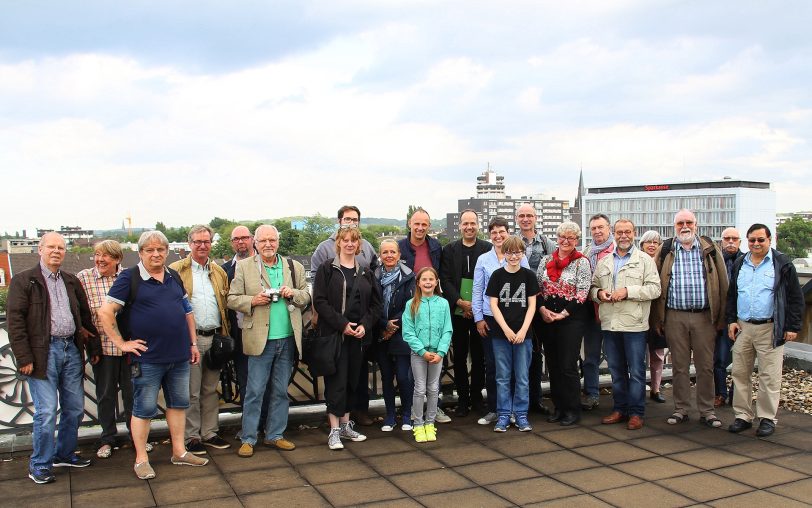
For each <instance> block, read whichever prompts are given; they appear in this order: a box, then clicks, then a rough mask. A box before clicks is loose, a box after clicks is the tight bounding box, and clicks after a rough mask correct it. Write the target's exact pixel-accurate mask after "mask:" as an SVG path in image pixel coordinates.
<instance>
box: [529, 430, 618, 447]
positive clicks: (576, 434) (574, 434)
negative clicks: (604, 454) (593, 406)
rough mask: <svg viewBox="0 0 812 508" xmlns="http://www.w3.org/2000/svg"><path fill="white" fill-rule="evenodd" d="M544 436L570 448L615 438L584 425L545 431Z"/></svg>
mask: <svg viewBox="0 0 812 508" xmlns="http://www.w3.org/2000/svg"><path fill="white" fill-rule="evenodd" d="M543 436H544V439H549V440H550V441H552V442H553V443H555V444H557V445H559V446H563V447H564V448H568V449H572V448H578V447H581V446H591V445H596V444H601V443H609V442H611V441H614V439H612V438H611V437H609V436H607V435H606V434H602V433H600V432H595V431H594V430H592V429H588V428H584V427H575V428H570V429H566V430H556V431H552V432H545V433H544V434H543Z"/></svg>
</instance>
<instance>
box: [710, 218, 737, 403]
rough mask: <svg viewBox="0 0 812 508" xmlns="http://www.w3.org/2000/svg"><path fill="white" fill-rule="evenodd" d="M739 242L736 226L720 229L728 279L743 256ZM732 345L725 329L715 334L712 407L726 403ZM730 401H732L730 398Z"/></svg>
mask: <svg viewBox="0 0 812 508" xmlns="http://www.w3.org/2000/svg"><path fill="white" fill-rule="evenodd" d="M741 243H742V240H741V236H740V235H739V232H738V230H736V228H727V229H725V230H724V231H722V242H721V245H722V256H724V258H725V267H726V268H727V279H728V280H730V276H731V274H732V272H733V265H734V264H735V263H736V261H738V259H739V258H740V257H742V256H744V252H742V251H741V250H739V246H740V245H741ZM732 346H733V342H732V341H731V340H730V339H729V338H728V337H727V330H722V331H721V332H720V333H719V335H717V336H716V350H715V352H714V354H713V384H714V388H716V397H714V399H713V407H721V406H724V405H725V404H726V403H727V367H728V365H730V362H731V361H732V357H731V356H730V348H731V347H732ZM731 393H732V390H731ZM731 402H733V401H732V400H731Z"/></svg>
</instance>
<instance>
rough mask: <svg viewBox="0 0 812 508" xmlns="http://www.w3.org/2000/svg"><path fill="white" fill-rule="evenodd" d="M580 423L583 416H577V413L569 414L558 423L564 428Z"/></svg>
mask: <svg viewBox="0 0 812 508" xmlns="http://www.w3.org/2000/svg"><path fill="white" fill-rule="evenodd" d="M579 421H581V415H577V414H575V413H567V414H565V415H564V416H562V417H561V421H560V422H558V424H559V425H561V426H563V427H569V426H570V425H574V424H576V423H578V422H579Z"/></svg>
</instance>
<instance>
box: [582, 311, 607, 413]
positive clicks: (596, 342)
mask: <svg viewBox="0 0 812 508" xmlns="http://www.w3.org/2000/svg"><path fill="white" fill-rule="evenodd" d="M590 309H591V307H590ZM602 342H603V335H601V324H600V323H599V322H598V321H597V320H595V319H592V318H590V319H589V320H588V321H587V323H586V329H585V330H584V367H583V368H584V392H586V394H587V395H594V396H596V397H597V396H598V395H599V394H600V365H601V344H602Z"/></svg>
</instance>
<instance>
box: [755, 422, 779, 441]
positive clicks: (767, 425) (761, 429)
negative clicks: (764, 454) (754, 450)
mask: <svg viewBox="0 0 812 508" xmlns="http://www.w3.org/2000/svg"><path fill="white" fill-rule="evenodd" d="M773 432H775V422H774V421H772V420H770V419H769V418H762V419H761V423H760V424H759V425H758V430H757V431H756V436H758V437H767V436H772V434H773Z"/></svg>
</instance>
